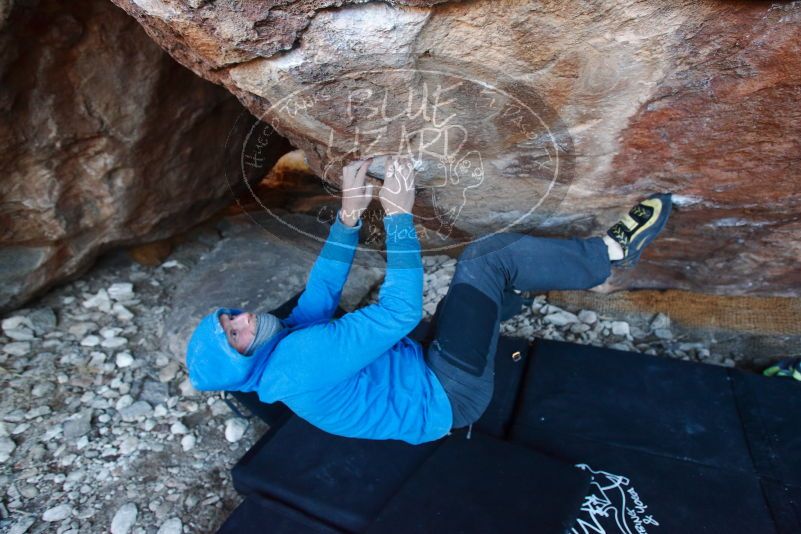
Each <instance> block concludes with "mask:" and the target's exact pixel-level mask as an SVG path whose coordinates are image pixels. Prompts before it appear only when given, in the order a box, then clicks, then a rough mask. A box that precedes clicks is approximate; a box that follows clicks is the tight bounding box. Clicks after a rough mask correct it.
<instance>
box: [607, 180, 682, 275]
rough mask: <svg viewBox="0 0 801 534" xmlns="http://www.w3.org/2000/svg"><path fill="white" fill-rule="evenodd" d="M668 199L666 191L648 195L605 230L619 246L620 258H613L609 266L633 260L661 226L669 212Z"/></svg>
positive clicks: (637, 258) (628, 264) (669, 201)
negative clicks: (620, 249)
mask: <svg viewBox="0 0 801 534" xmlns="http://www.w3.org/2000/svg"><path fill="white" fill-rule="evenodd" d="M671 200H672V196H671V194H670V193H657V194H654V195H651V196H650V197H648V198H646V199H645V200H642V201H640V202H639V203H638V204H637V205H636V206H634V207H633V208H631V210H629V212H628V214H627V215H625V216H623V218H622V219H620V220H619V221H618V222H616V223H615V224H614V225H612V227H611V228H609V230H607V231H606V233H607V234H608V235H609V237H611V238H612V239H614V240H615V241H616V242H617V243H618V244H620V247H621V248H622V249H623V258H622V259H620V260H613V261H612V265H613V266H615V267H624V268H628V267H633V266H634V265H636V264H637V262H638V261H639V260H640V254H642V251H643V249H644V248H645V247H646V246H648V244H649V243H650V242H651V241H653V240H654V239H655V238H656V236H657V235H658V234H659V232H661V231H662V229H663V228H664V227H665V223H666V222H667V220H668V217H669V216H670V208H671V206H672V203H671Z"/></svg>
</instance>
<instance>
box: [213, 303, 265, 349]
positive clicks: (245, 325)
mask: <svg viewBox="0 0 801 534" xmlns="http://www.w3.org/2000/svg"><path fill="white" fill-rule="evenodd" d="M220 324H221V325H222V327H223V330H225V335H226V336H227V337H228V343H230V345H231V346H232V347H233V348H235V349H236V350H237V352H239V353H240V354H244V353H245V350H247V348H248V345H250V342H251V341H253V338H254V337H256V316H255V315H254V314H252V313H250V312H242V313H239V314H237V315H229V314H227V313H223V314H221V315H220Z"/></svg>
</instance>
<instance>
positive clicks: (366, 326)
mask: <svg viewBox="0 0 801 534" xmlns="http://www.w3.org/2000/svg"><path fill="white" fill-rule="evenodd" d="M361 226H362V223H361V221H359V223H358V224H357V225H356V226H354V227H352V228H351V227H348V226H346V225H345V224H344V223H342V222H341V221H340V219H339V213H337V217H336V219H335V222H334V223H333V224H332V226H331V229H330V231H329V235H328V239H327V240H326V242H325V244H324V245H323V249H322V251H321V252H320V255H319V256H318V258H317V260H316V261H315V263H314V265H313V266H312V269H311V272H310V273H309V277H308V280H307V282H306V287H305V289H304V291H303V293H302V294H301V296H300V298H299V299H298V303H297V305H296V306H295V308H294V309H293V310H292V312H291V313H290V315H289V316H288V317H287V318H286V319H282V320H281V323H282V325H283V326H284V328H283V329H282V330H280V331H279V332H278V333H276V334H275V335H274V336H273V337H272V338H270V340H269V341H268V342H267V343H266V344H265V345H264V346H262V347H260V348H259V349H257V350H256V352H255V353H254V354H253V355H252V356H244V355H242V354H240V353H239V352H237V351H236V349H234V348H233V347H232V346H231V345H230V344H229V343H228V340H227V338H226V336H225V331H224V330H223V328H222V325H220V321H219V316H220V314H223V313H230V314H236V313H239V312H240V311H241V310H238V309H235V308H217V309H216V310H214V311H213V312H212V313H210V314H208V315H207V316H205V317H204V318H203V319H202V320H201V322H200V324H199V325H198V326H197V328H196V329H195V331H194V333H193V334H192V337H191V339H190V341H189V346H188V350H187V357H186V363H187V367H188V369H189V378H190V381H191V382H192V385H193V386H194V387H195V388H196V389H200V390H229V391H245V392H247V391H256V392H257V393H258V396H259V398H260V399H261V400H262V401H263V402H276V401H282V402H283V403H284V404H286V405H287V406H288V407H289V408H290V409H291V410H292V411H293V412H295V414H296V415H298V416H300V417H302V418H303V419H305V420H306V421H308V422H309V423H311V424H313V425H315V426H317V427H318V428H321V429H322V430H325V431H327V432H330V433H332V434H337V435H341V436H348V437H359V438H368V439H398V440H403V441H406V442H408V443H412V444H418V443H423V442H427V441H432V440H435V439H438V438H441V437H443V436H444V435H446V434H447V433H448V431H449V430H450V428H451V423H452V420H453V413H452V410H451V405H450V401H449V400H448V397H447V394H446V393H445V390H444V389H443V388H442V385H441V384H440V382H439V380H438V379H437V377H436V376H435V375H434V373H433V372H432V371H431V370H430V369H429V368H428V366H427V365H426V363H425V360H424V358H423V348H422V347H421V345H420V344H419V343H418V342H417V341H415V340H413V339H411V338H409V337H407V334H408V333H409V332H411V331H412V330H413V329H414V327H415V326H417V324H418V323H419V322H420V320H421V319H422V312H423V302H422V300H423V267H422V261H421V259H420V243H419V242H418V240H417V234H416V232H415V228H414V225H413V224H412V215H411V214H408V213H397V214H394V215H390V216H386V217H384V229H385V231H386V235H387V239H386V242H387V272H386V277H385V279H384V283H383V284H382V286H381V288H380V291H379V297H378V303H376V304H371V305H369V306H364V307H362V308H360V309H358V310H355V311H353V312H350V313H347V314H345V315H343V316H342V317H340V318H338V319H335V318H333V315H334V312H335V310H336V308H337V306H338V305H339V299H340V296H341V294H342V288H343V286H344V285H345V281H346V280H347V277H348V273H349V272H350V268H351V264H352V262H353V256H354V254H355V252H356V248H357V245H358V242H359V228H361Z"/></svg>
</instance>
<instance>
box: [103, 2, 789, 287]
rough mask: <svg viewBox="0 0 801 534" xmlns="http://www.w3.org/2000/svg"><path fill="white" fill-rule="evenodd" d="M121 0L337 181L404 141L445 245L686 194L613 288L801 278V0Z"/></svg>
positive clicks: (427, 218) (757, 283) (588, 218)
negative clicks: (778, 0) (343, 171)
mask: <svg viewBox="0 0 801 534" xmlns="http://www.w3.org/2000/svg"><path fill="white" fill-rule="evenodd" d="M113 1H114V2H115V3H116V4H118V5H119V6H121V7H122V8H123V9H125V10H126V11H127V12H128V13H130V14H131V15H132V16H133V17H135V18H136V19H137V20H138V21H139V22H140V23H141V24H142V25H143V26H144V27H145V29H146V31H147V32H148V33H149V35H150V36H151V37H152V38H153V39H154V40H156V42H158V43H159V44H160V45H161V46H162V47H163V48H165V49H166V50H167V51H168V52H169V53H170V54H171V55H172V56H173V57H175V58H176V59H177V60H178V61H179V62H181V63H182V64H184V65H185V66H187V67H189V68H190V69H192V70H194V71H195V72H196V73H198V74H199V75H201V76H203V77H205V78H207V79H209V80H213V81H215V82H218V83H221V84H223V85H224V86H225V87H226V88H227V89H228V90H229V91H231V92H232V93H233V94H234V95H236V96H237V97H238V98H239V100H240V101H241V102H242V103H243V104H244V105H245V106H247V107H248V109H250V111H251V112H253V114H254V115H256V116H258V117H261V118H264V119H265V120H266V121H267V122H269V123H271V124H272V125H273V126H274V127H275V128H276V130H277V131H278V132H279V133H281V134H282V135H285V136H286V137H288V138H289V139H290V140H291V141H292V144H293V146H295V147H297V148H300V149H303V150H304V152H305V154H306V157H307V160H308V164H309V166H310V168H311V169H312V170H313V171H314V172H315V174H316V175H317V176H319V177H322V178H323V180H324V181H325V182H326V183H331V184H333V185H336V184H337V183H338V181H339V169H340V168H341V165H342V163H343V162H344V161H345V160H347V159H350V158H352V157H355V156H357V155H370V154H376V153H379V154H380V153H382V152H391V151H396V150H398V149H399V146H398V145H399V144H401V143H407V144H408V146H409V147H411V150H412V152H413V153H414V154H415V155H416V156H417V157H418V159H419V160H420V163H421V169H420V172H419V176H420V183H421V185H422V186H423V187H422V188H421V190H420V192H419V194H418V198H419V200H418V203H417V206H416V212H415V213H416V216H417V217H418V219H419V222H420V224H421V226H424V227H425V228H427V229H428V230H429V231H430V232H432V233H433V236H432V238H431V239H430V242H428V243H427V244H426V246H427V247H428V249H429V250H431V251H435V250H436V252H438V253H450V252H451V249H453V248H454V247H457V246H459V245H460V244H461V243H464V242H465V241H467V240H470V239H472V238H475V237H477V236H481V235H486V234H488V233H490V232H494V231H502V230H517V231H524V232H533V233H539V234H546V235H560V236H564V235H585V236H586V235H597V234H599V233H600V232H602V231H603V230H605V229H606V228H607V227H608V226H610V225H611V224H612V223H614V222H615V221H616V220H617V219H618V218H619V217H620V216H621V215H622V214H623V213H625V212H626V211H627V210H628V209H629V207H630V206H631V205H632V204H633V203H634V202H635V201H636V200H637V199H639V198H641V197H643V196H645V195H647V194H650V193H652V192H655V191H672V192H673V193H674V194H675V200H676V206H675V207H676V212H675V214H674V216H673V217H672V220H671V221H670V222H669V224H668V226H667V229H666V231H665V234H664V237H662V238H661V241H660V242H659V243H658V245H656V246H654V247H652V248H651V249H650V250H648V251H647V252H646V253H645V254H644V257H643V260H642V262H641V264H640V266H639V267H638V268H637V269H634V270H631V271H621V272H618V273H616V274H615V275H614V276H613V278H612V279H611V280H610V281H609V283H608V284H607V285H606V286H604V288H603V289H605V290H610V289H616V288H622V287H627V288H645V287H678V288H684V289H691V290H699V291H706V292H711V293H763V294H777V295H797V294H798V291H799V289H798V288H801V268H799V257H801V245H800V244H799V243H801V239H799V238H801V222H799V221H798V217H797V214H798V213H799V211H800V210H801V189H799V188H798V187H797V185H796V184H797V182H798V180H799V174H800V173H801V171H799V167H798V165H797V163H798V154H799V153H801V135H800V134H801V108H799V107H798V105H797V103H798V100H799V95H801V38H799V35H801V4H799V3H797V2H795V3H784V4H772V3H762V2H760V3H757V2H739V3H731V2H723V1H711V0H707V1H703V2H690V3H688V2H678V1H669V2H663V1H659V0H646V1H635V0H622V1H613V0H606V1H603V2H601V3H600V4H593V6H591V7H588V6H587V5H585V4H583V3H580V2H527V1H522V0H520V1H503V2H497V1H477V2H444V3H441V2H436V1H425V0H423V1H403V0H398V1H395V2H361V1H357V0H354V1H348V0H336V1H334V0H315V1H313V2H293V3H280V4H279V3H274V2H245V3H242V4H231V3H225V2H179V1H170V2H139V1H134V0H113ZM400 148H401V149H403V148H405V147H404V145H402V144H401V147H400ZM371 224H378V223H377V222H375V223H371ZM436 243H441V244H442V246H441V247H439V249H438V250H437V247H436V246H435V245H436Z"/></svg>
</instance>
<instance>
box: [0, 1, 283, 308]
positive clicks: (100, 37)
mask: <svg viewBox="0 0 801 534" xmlns="http://www.w3.org/2000/svg"><path fill="white" fill-rule="evenodd" d="M0 80H2V81H1V82H0V169H2V176H0V243H2V247H0V309H8V308H11V307H14V306H16V305H18V304H20V303H21V302H22V301H24V300H26V299H27V298H29V297H31V296H32V295H34V294H36V293H38V292H41V291H42V290H44V289H45V288H46V287H48V286H51V285H52V284H54V283H56V282H58V281H61V280H64V279H65V278H66V277H69V276H71V275H77V274H78V273H79V272H80V271H82V270H83V269H85V268H87V267H88V266H89V265H90V264H91V263H92V261H93V260H94V258H95V257H96V256H97V255H98V254H99V253H101V252H103V251H104V250H106V249H108V248H110V247H112V246H115V245H124V244H132V243H137V242H146V241H149V240H156V239H160V238H164V237H168V236H170V235H173V234H175V233H178V232H180V231H183V230H185V229H187V228H189V227H191V226H193V225H194V224H196V223H198V222H200V221H202V220H203V219H204V218H206V217H208V216H209V215H211V214H212V213H214V212H216V211H217V210H219V209H220V208H221V207H223V206H224V205H225V204H226V203H229V202H230V201H231V195H230V191H229V186H228V182H227V181H226V179H225V176H224V172H223V171H224V162H225V155H224V153H225V142H226V136H227V135H228V133H229V132H230V131H231V130H232V128H233V127H234V125H235V124H236V121H237V117H239V116H240V115H241V114H243V113H245V112H244V110H243V108H242V107H241V105H240V104H239V103H238V102H237V101H236V99H235V98H233V97H231V96H230V94H228V93H227V92H226V91H224V90H223V89H221V88H219V87H216V86H214V85H212V84H210V83H208V82H206V81H204V80H201V79H198V78H197V77H196V76H194V75H193V74H192V73H191V72H189V71H187V70H186V69H184V68H182V67H181V66H180V65H177V64H176V63H175V62H174V61H172V59H170V57H169V56H168V55H167V54H165V53H164V51H162V50H161V49H160V48H159V47H158V46H157V45H156V44H154V43H153V42H152V40H150V39H149V38H148V37H147V35H146V34H145V32H144V31H142V29H141V28H140V27H139V26H138V25H137V24H136V22H135V21H133V20H132V19H131V18H130V17H128V16H127V15H126V14H125V13H124V12H123V11H121V10H119V9H118V8H117V7H115V6H114V5H112V4H111V3H109V2H106V1H104V0H77V1H74V2H59V1H57V0H44V1H39V2H36V1H34V2H24V3H23V2H17V4H16V5H14V6H11V5H10V4H9V3H5V2H2V3H0ZM245 115H247V114H246V113H245ZM279 145H280V144H276V145H275V146H276V147H279Z"/></svg>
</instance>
